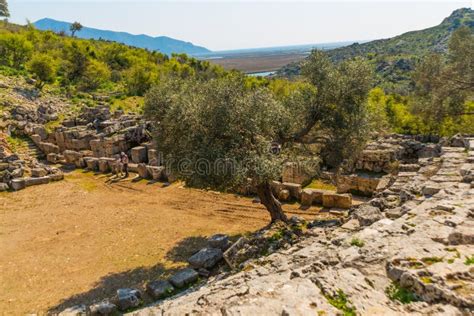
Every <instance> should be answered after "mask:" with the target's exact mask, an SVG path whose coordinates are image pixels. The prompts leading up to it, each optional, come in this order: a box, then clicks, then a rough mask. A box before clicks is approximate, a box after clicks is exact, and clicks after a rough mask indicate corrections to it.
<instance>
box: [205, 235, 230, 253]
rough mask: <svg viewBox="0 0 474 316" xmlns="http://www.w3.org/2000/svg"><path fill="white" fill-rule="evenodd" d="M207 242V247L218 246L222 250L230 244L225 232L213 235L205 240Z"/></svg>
mask: <svg viewBox="0 0 474 316" xmlns="http://www.w3.org/2000/svg"><path fill="white" fill-rule="evenodd" d="M207 242H208V244H209V247H211V248H218V249H220V250H222V251H225V250H227V248H229V246H230V240H229V236H228V235H225V234H216V235H213V236H211V237H210V238H209V239H208V240H207Z"/></svg>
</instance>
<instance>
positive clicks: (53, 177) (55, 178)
mask: <svg viewBox="0 0 474 316" xmlns="http://www.w3.org/2000/svg"><path fill="white" fill-rule="evenodd" d="M48 177H49V179H50V180H51V181H60V180H63V179H64V173H62V172H57V173H53V174H50V175H49V176H48Z"/></svg>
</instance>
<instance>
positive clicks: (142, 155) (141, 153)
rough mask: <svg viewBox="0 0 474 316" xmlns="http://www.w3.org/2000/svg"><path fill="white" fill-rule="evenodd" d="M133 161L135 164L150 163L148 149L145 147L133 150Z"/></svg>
mask: <svg viewBox="0 0 474 316" xmlns="http://www.w3.org/2000/svg"><path fill="white" fill-rule="evenodd" d="M131 152H132V161H133V162H134V163H142V162H147V161H148V153H147V149H146V147H144V146H138V147H133V148H132V151H131Z"/></svg>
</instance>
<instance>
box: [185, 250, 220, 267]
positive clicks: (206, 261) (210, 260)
mask: <svg viewBox="0 0 474 316" xmlns="http://www.w3.org/2000/svg"><path fill="white" fill-rule="evenodd" d="M221 259H222V250H221V249H218V248H203V249H201V250H199V251H198V252H197V253H195V254H194V255H192V256H191V257H190V258H189V259H188V262H189V264H190V265H191V266H192V267H193V268H195V269H199V268H205V269H209V268H212V267H213V266H215V265H216V263H217V262H219V260H221Z"/></svg>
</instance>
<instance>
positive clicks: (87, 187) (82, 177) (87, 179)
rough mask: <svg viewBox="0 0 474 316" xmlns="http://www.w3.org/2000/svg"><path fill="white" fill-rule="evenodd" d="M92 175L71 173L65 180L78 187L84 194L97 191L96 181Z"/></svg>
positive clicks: (77, 172)
mask: <svg viewBox="0 0 474 316" xmlns="http://www.w3.org/2000/svg"><path fill="white" fill-rule="evenodd" d="M92 177H93V176H92V175H89V174H84V173H81V172H79V171H73V172H71V173H70V174H68V175H67V176H66V178H67V180H68V181H70V182H72V183H74V184H76V185H78V186H79V187H80V188H81V189H83V190H84V191H86V192H92V191H95V190H96V189H97V181H96V180H95V179H93V178H92Z"/></svg>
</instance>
